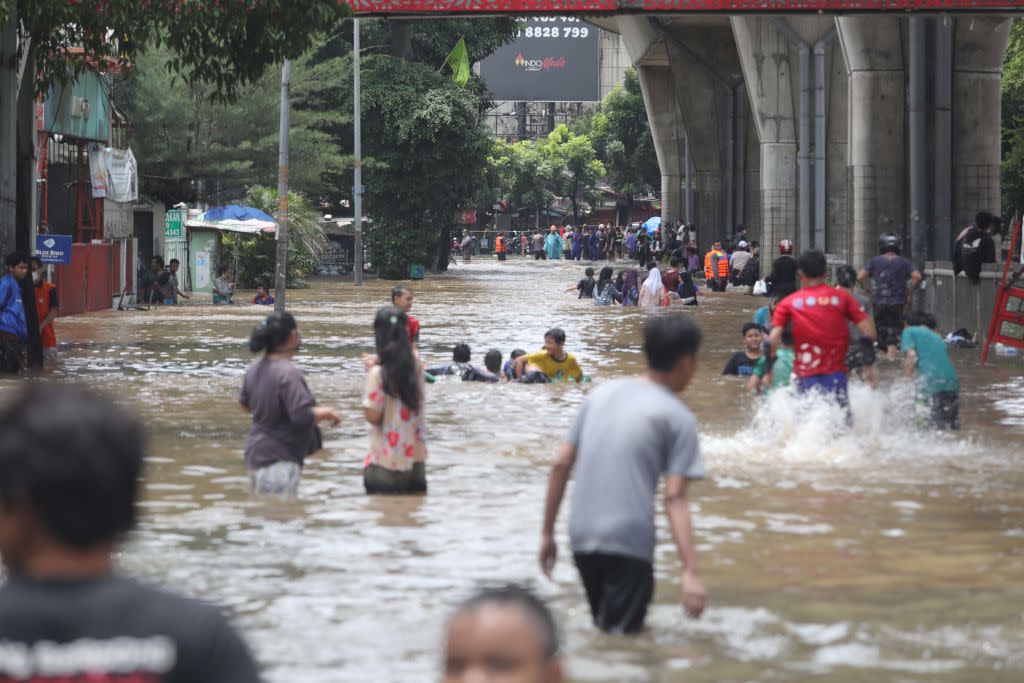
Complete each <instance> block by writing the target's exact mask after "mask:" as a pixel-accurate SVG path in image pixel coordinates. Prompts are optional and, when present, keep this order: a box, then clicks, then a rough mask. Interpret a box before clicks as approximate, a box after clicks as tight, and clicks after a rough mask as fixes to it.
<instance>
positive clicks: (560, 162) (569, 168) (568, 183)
mask: <svg viewBox="0 0 1024 683" xmlns="http://www.w3.org/2000/svg"><path fill="white" fill-rule="evenodd" d="M538 142H541V141H538ZM541 149H542V150H543V153H544V156H545V158H546V159H547V161H548V163H549V164H551V166H552V171H553V176H552V178H553V181H554V182H553V185H552V189H553V190H554V193H555V194H556V195H558V196H559V197H565V198H567V199H568V200H569V201H570V202H571V203H572V216H573V223H574V224H576V223H579V217H580V209H579V203H580V201H585V202H587V203H588V204H590V205H591V206H593V205H594V204H596V203H597V201H598V200H599V197H600V195H599V193H598V191H597V183H598V182H599V181H600V180H601V178H603V177H604V174H605V168H604V164H602V163H601V162H600V161H599V160H598V158H597V152H596V151H595V150H594V144H593V142H592V141H591V139H590V136H589V135H586V134H584V135H577V134H576V133H573V132H572V131H571V130H570V129H569V127H568V126H567V125H565V124H564V123H563V124H560V125H558V126H556V127H555V129H554V130H553V131H551V133H550V134H548V136H547V137H546V138H544V139H543V141H542V142H541Z"/></svg>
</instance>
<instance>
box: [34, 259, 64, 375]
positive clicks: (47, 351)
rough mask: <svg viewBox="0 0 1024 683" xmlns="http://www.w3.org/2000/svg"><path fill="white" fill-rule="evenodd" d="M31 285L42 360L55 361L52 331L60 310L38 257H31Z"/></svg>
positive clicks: (54, 333)
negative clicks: (33, 293)
mask: <svg viewBox="0 0 1024 683" xmlns="http://www.w3.org/2000/svg"><path fill="white" fill-rule="evenodd" d="M31 265H32V284H33V287H34V289H33V291H35V298H36V312H37V313H38V314H39V333H40V336H41V337H42V341H43V359H44V360H47V361H53V360H56V359H57V333H56V332H54V331H53V321H54V320H55V319H56V318H57V313H58V312H59V309H60V299H59V298H58V295H57V286H56V285H54V284H53V283H52V282H47V281H46V279H45V277H46V271H45V270H44V269H43V262H42V260H41V259H40V258H39V257H38V256H33V257H32V264H31Z"/></svg>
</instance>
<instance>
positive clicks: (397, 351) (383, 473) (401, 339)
mask: <svg viewBox="0 0 1024 683" xmlns="http://www.w3.org/2000/svg"><path fill="white" fill-rule="evenodd" d="M373 334H374V341H375V344H376V347H377V358H378V363H377V365H374V366H373V367H371V368H370V369H369V371H368V372H367V375H366V388H365V390H364V392H363V414H364V416H365V417H366V421H367V422H369V423H370V448H369V452H368V453H367V454H366V458H365V459H364V460H363V485H364V486H365V488H366V492H367V493H370V494H373V493H426V492H427V472H426V460H427V444H426V427H425V425H424V422H423V393H424V392H423V386H424V372H423V367H422V366H421V365H420V362H419V360H417V358H416V356H415V354H414V353H413V350H412V344H411V342H410V341H409V332H408V323H407V321H406V317H405V313H403V312H402V311H401V309H399V308H396V307H395V306H385V307H384V308H382V309H380V310H379V311H377V316H376V317H375V318H374V321H373Z"/></svg>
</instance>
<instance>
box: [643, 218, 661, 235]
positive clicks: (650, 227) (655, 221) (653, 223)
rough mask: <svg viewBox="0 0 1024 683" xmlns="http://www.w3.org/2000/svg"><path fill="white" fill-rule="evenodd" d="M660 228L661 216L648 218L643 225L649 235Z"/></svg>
mask: <svg viewBox="0 0 1024 683" xmlns="http://www.w3.org/2000/svg"><path fill="white" fill-rule="evenodd" d="M660 227H661V216H654V217H653V218H648V219H647V221H646V222H645V223H644V225H643V228H644V230H646V231H647V232H648V233H654V232H655V231H657V229H658V228H660Z"/></svg>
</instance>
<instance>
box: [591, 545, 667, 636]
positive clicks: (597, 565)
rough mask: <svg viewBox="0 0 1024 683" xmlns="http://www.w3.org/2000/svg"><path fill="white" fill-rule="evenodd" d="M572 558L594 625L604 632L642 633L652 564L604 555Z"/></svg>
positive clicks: (650, 590) (651, 585) (651, 590)
mask: <svg viewBox="0 0 1024 683" xmlns="http://www.w3.org/2000/svg"><path fill="white" fill-rule="evenodd" d="M573 559H574V560H575V561H576V569H578V570H579V572H580V578H581V579H582V580H583V588H584V589H585V590H586V592H587V602H589V603H590V614H591V615H592V616H593V617H594V625H595V626H597V627H598V628H599V629H601V630H602V631H604V632H606V633H636V632H638V631H642V630H643V628H644V618H645V617H646V616H647V606H648V605H650V604H651V598H652V597H653V596H654V565H652V564H651V563H650V562H645V561H644V560H639V559H637V558H635V557H626V556H625V555H609V554H607V553H576V554H574V555H573Z"/></svg>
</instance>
